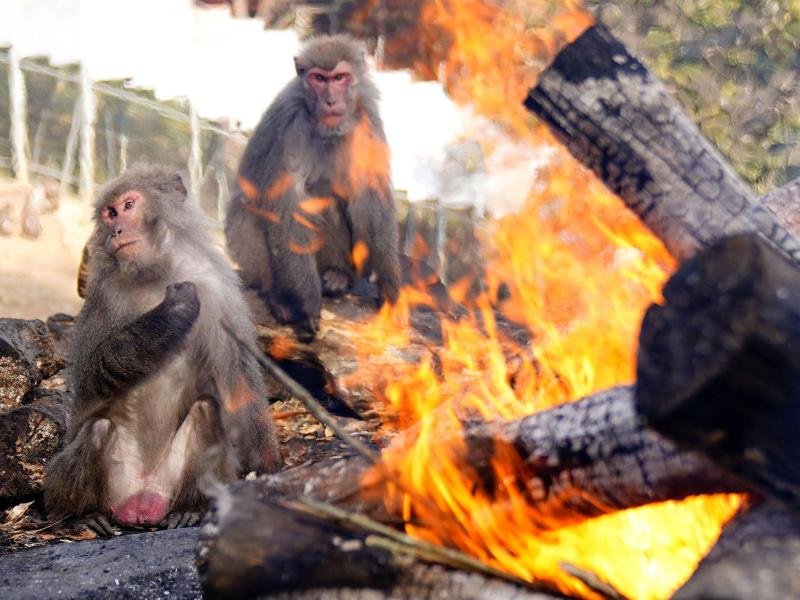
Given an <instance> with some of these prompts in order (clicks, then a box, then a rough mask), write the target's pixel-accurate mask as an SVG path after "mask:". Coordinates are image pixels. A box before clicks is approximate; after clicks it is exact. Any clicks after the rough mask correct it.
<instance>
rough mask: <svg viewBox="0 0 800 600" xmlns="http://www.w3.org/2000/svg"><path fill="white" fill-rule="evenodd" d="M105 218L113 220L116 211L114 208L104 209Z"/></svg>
mask: <svg viewBox="0 0 800 600" xmlns="http://www.w3.org/2000/svg"><path fill="white" fill-rule="evenodd" d="M106 216H107V217H108V218H110V219H113V218H114V217H116V216H117V209H116V208H114V207H113V206H107V207H106Z"/></svg>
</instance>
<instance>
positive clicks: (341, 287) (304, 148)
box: [225, 35, 400, 341]
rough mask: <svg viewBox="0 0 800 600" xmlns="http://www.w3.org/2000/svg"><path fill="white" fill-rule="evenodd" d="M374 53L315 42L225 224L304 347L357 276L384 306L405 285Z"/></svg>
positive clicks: (254, 278) (254, 144) (249, 277)
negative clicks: (330, 301) (326, 301)
mask: <svg viewBox="0 0 800 600" xmlns="http://www.w3.org/2000/svg"><path fill="white" fill-rule="evenodd" d="M364 54H365V53H364V48H363V45H362V44H361V43H359V42H357V41H355V40H354V39H352V38H350V37H349V36H345V35H338V36H325V37H319V38H315V39H312V40H311V41H310V42H308V43H307V44H306V46H305V47H304V48H303V50H302V52H301V53H300V55H299V56H298V57H296V58H295V70H296V72H297V76H296V77H295V78H294V79H292V80H291V81H290V82H289V83H288V84H287V85H286V87H285V88H284V89H283V91H282V92H281V93H280V94H279V95H278V96H277V98H276V99H275V100H274V101H273V103H272V104H271V105H270V106H269V108H268V109H267V111H266V112H265V113H264V116H263V117H262V118H261V122H260V123H259V124H258V127H257V128H256V130H255V132H254V133H253V135H252V137H251V138H250V141H249V142H248V144H247V148H246V149H245V153H244V157H243V158H242V162H241V164H240V166H239V174H238V182H237V187H236V189H235V190H234V191H233V195H232V198H231V202H230V205H229V207H228V212H227V216H226V222H225V238H226V243H227V246H228V249H229V251H230V253H231V255H232V256H233V258H234V259H235V260H236V262H237V263H238V264H239V267H240V268H241V270H242V273H243V276H244V279H245V281H246V283H247V284H248V285H250V286H252V287H255V288H256V289H258V290H259V292H260V294H261V296H262V297H263V298H264V299H265V300H266V303H267V305H268V307H269V309H270V311H271V312H272V314H273V316H274V317H275V318H276V319H277V320H278V321H280V322H282V323H285V324H288V325H291V326H292V327H293V328H294V330H295V333H296V335H297V336H298V339H300V340H301V341H309V340H311V339H313V338H314V336H315V335H316V333H317V330H318V327H319V318H320V308H321V302H322V296H323V295H329V296H337V295H341V294H343V293H345V292H347V291H348V290H349V289H350V287H351V286H352V284H353V282H354V278H355V277H356V276H359V275H360V276H364V277H369V278H372V279H373V280H374V281H375V283H376V284H377V288H378V293H379V296H380V299H381V300H388V301H389V302H394V301H395V300H397V296H398V290H399V287H400V261H399V253H398V231H397V222H396V217H395V207H394V200H393V198H392V193H391V186H390V178H389V150H388V148H387V146H386V137H385V135H384V132H383V124H382V122H381V118H380V115H379V114H378V102H377V99H378V90H377V88H376V87H375V85H374V84H373V83H372V81H371V80H370V78H369V74H368V72H367V65H366V61H365V58H364Z"/></svg>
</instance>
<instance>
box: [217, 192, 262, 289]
mask: <svg viewBox="0 0 800 600" xmlns="http://www.w3.org/2000/svg"><path fill="white" fill-rule="evenodd" d="M242 202H243V199H242V195H241V191H239V190H238V189H237V191H236V196H235V197H234V198H232V199H231V204H230V208H229V210H228V214H227V217H226V219H225V244H226V246H227V247H228V250H229V251H230V253H231V256H232V257H233V260H235V261H236V264H238V265H239V269H240V270H241V273H242V278H243V280H244V283H245V284H246V285H248V286H250V287H253V288H256V289H257V290H260V291H262V292H266V290H269V289H270V287H272V278H271V277H270V265H269V250H268V249H267V244H266V241H265V240H264V236H263V233H262V231H263V227H264V226H263V225H262V223H261V220H260V219H259V217H257V216H255V215H253V214H251V213H249V212H247V210H245V208H244V206H243V204H242Z"/></svg>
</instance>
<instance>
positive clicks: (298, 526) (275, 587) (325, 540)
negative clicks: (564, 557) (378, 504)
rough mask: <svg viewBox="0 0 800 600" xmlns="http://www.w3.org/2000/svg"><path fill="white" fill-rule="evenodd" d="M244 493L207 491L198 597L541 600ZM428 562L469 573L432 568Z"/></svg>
mask: <svg viewBox="0 0 800 600" xmlns="http://www.w3.org/2000/svg"><path fill="white" fill-rule="evenodd" d="M252 491H253V490H252V489H251V490H249V491H248V490H240V491H239V492H238V493H235V494H230V493H229V492H227V491H225V490H223V489H220V490H219V491H218V492H217V498H216V501H215V503H214V508H213V509H212V512H211V514H210V517H209V518H207V520H206V524H205V525H204V527H203V531H202V534H201V539H200V543H199V545H198V569H199V572H200V578H201V582H202V586H203V594H204V597H206V598H211V599H213V598H229V597H237V598H240V597H254V596H263V595H265V594H275V593H277V592H281V591H283V592H286V593H288V594H289V595H288V596H286V597H292V598H297V597H309V598H310V597H315V598H317V597H323V598H324V597H326V596H327V595H328V594H326V593H325V592H324V590H326V589H328V590H330V589H331V588H336V589H337V590H341V588H345V589H344V591H343V593H345V594H346V596H345V597H354V598H358V597H361V595H362V594H364V593H365V591H364V590H365V589H369V588H372V589H373V590H374V591H373V592H372V595H370V596H369V597H376V598H384V597H385V598H395V597H415V598H416V597H419V598H444V597H474V598H503V597H506V598H510V597H514V598H539V599H542V600H543V599H544V598H548V597H551V596H544V595H543V594H539V593H537V591H543V589H544V588H541V587H538V586H537V587H533V586H531V585H530V584H527V583H525V582H522V581H519V580H516V579H515V578H513V577H511V576H509V575H506V574H503V573H500V572H498V571H495V570H493V569H491V568H490V567H487V566H485V565H482V564H481V563H479V562H478V561H476V560H475V559H473V558H471V557H467V556H464V555H462V554H461V553H460V552H457V551H454V550H450V549H445V548H438V547H435V546H431V545H430V544H427V543H424V542H419V541H416V540H412V539H410V538H408V537H407V536H404V535H403V534H401V533H398V532H393V531H391V530H388V529H387V528H385V527H384V526H381V525H379V524H371V523H370V522H369V520H368V519H365V518H364V517H361V516H358V515H349V514H347V513H344V512H343V511H341V510H338V509H335V508H333V507H327V508H326V507H325V506H324V505H319V504H314V503H308V502H306V503H300V502H293V503H287V502H279V501H275V500H272V499H269V498H263V497H258V496H257V495H254V494H253V493H252ZM459 557H461V559H459ZM430 562H435V563H438V564H440V565H442V564H444V565H447V566H448V567H451V568H452V567H453V566H457V567H461V568H462V569H463V568H468V569H470V572H469V573H466V572H460V571H450V570H446V569H442V568H441V567H438V568H433V567H431V566H430V564H428V563H430ZM464 580H468V581H470V583H471V584H477V585H476V587H474V588H472V589H471V590H470V594H469V595H468V596H462V595H461V593H460V592H459V593H458V594H456V595H455V596H454V595H453V594H454V592H455V591H456V590H462V591H463V590H465V589H466V588H462V587H461V585H462V584H461V583H459V582H460V581H464ZM512 580H513V581H512ZM358 590H361V591H358ZM304 591H305V595H303V594H304ZM487 594H488V595H487ZM335 597H340V596H339V595H338V593H337V594H336V595H335Z"/></svg>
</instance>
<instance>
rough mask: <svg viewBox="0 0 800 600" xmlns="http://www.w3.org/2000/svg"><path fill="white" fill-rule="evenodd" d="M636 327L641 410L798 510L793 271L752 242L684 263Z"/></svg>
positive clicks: (734, 242) (799, 398) (738, 240)
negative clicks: (661, 298)
mask: <svg viewBox="0 0 800 600" xmlns="http://www.w3.org/2000/svg"><path fill="white" fill-rule="evenodd" d="M663 293H664V298H665V305H664V306H658V305H653V306H651V307H650V308H649V309H648V310H647V312H646V314H645V317H644V320H643V322H642V329H641V334H640V338H639V355H638V363H637V395H636V402H637V406H638V409H639V411H640V412H641V414H642V415H644V416H645V417H646V419H647V420H648V422H649V423H650V424H652V426H653V427H655V428H656V429H657V430H658V431H660V432H662V433H664V434H666V435H668V436H670V437H672V438H673V439H675V440H676V441H677V442H678V443H680V444H683V445H685V446H686V447H688V448H692V449H696V450H701V451H703V452H705V453H707V454H708V455H709V456H710V457H711V458H712V459H713V460H714V461H716V462H717V463H718V464H720V465H722V466H724V467H726V468H727V469H728V470H729V471H730V472H732V473H736V474H737V475H740V476H742V477H745V478H747V479H748V480H750V481H751V482H752V483H753V484H754V485H755V486H756V487H757V488H758V489H759V490H761V491H762V492H764V493H766V494H768V495H771V496H773V497H774V498H776V499H778V500H780V501H781V502H784V503H785V504H786V505H787V506H788V507H790V508H791V509H792V510H794V511H800V469H799V468H798V465H799V464H800V443H798V435H797V432H798V431H800V271H798V270H797V269H796V268H795V267H794V265H792V264H791V263H789V262H788V261H787V260H785V259H784V257H783V256H782V255H781V254H780V253H778V252H777V251H776V250H775V249H774V248H773V247H771V246H770V245H769V244H767V243H766V242H764V241H763V240H762V239H760V238H758V237H757V236H754V235H739V236H734V237H731V238H728V239H725V240H723V241H721V242H720V243H718V244H716V245H715V246H713V247H712V248H710V249H709V250H708V251H706V252H704V253H702V254H700V255H698V256H696V257H695V258H693V259H691V260H689V261H687V262H686V263H684V264H683V265H682V266H681V267H680V269H679V270H678V271H677V272H676V273H675V275H674V276H673V277H672V278H671V279H670V280H669V281H668V282H667V284H666V285H665V287H664V290H663Z"/></svg>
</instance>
